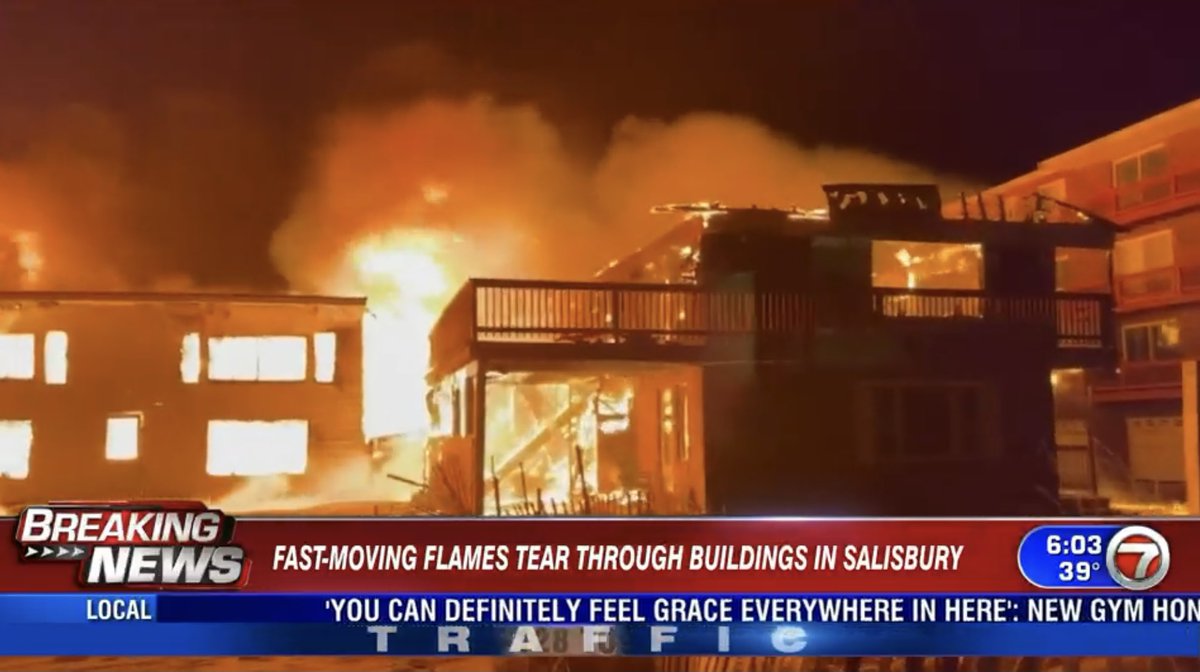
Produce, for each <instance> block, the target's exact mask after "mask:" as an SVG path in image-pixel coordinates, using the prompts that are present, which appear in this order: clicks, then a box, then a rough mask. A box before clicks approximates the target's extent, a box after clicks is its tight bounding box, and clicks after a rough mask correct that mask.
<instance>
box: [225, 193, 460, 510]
mask: <svg viewBox="0 0 1200 672" xmlns="http://www.w3.org/2000/svg"><path fill="white" fill-rule="evenodd" d="M449 193H450V192H449V188H448V187H447V186H445V185H443V184H438V183H429V184H427V185H425V186H424V187H423V188H422V190H421V195H422V197H423V199H424V201H425V202H426V203H428V204H429V205H440V204H442V203H444V202H445V201H446V199H447V198H448V197H449ZM462 243H463V240H462V238H461V237H460V236H458V235H457V234H454V233H451V232H449V231H447V230H446V229H443V228H439V227H437V226H428V227H414V226H412V224H411V223H410V222H399V221H398V222H397V223H396V225H395V226H394V227H391V228H387V229H384V230H382V231H380V232H377V233H373V234H371V235H368V236H365V237H362V238H360V239H358V240H355V241H353V242H352V243H351V244H350V245H348V246H347V247H346V248H345V249H344V250H343V251H342V258H341V263H340V264H339V265H338V268H337V272H336V275H335V277H333V278H331V279H330V282H329V285H328V287H327V288H326V291H327V292H328V293H330V294H335V295H351V296H353V295H358V296H365V297H366V298H367V309H368V314H367V317H366V318H365V320H364V322H363V434H364V436H365V437H366V439H367V440H368V441H379V440H382V439H388V441H387V442H388V444H389V446H390V447H391V448H392V450H389V451H386V453H385V452H384V451H379V453H377V455H376V457H386V459H385V460H384V461H383V462H382V463H381V464H380V465H378V468H377V469H375V470H373V471H372V470H368V469H363V468H360V466H359V465H353V464H347V465H346V466H345V468H344V469H342V470H336V471H334V472H332V473H328V474H324V475H323V476H322V479H321V480H322V486H321V487H320V491H321V494H320V495H319V496H314V497H294V496H291V495H289V494H288V490H287V483H286V479H285V478H284V477H282V476H268V477H261V478H254V479H251V480H250V482H248V483H247V485H246V487H244V488H242V489H240V490H238V491H237V492H235V493H233V495H231V496H230V497H227V498H225V499H224V500H222V501H221V502H219V504H220V505H221V506H222V507H224V508H226V509H229V510H239V509H259V510H263V509H272V510H285V509H301V508H305V509H307V508H312V507H316V506H318V505H321V504H330V503H335V502H338V501H357V502H365V501H372V500H379V501H393V500H397V499H404V498H406V497H407V496H408V495H410V494H411V492H412V490H413V486H412V485H405V484H404V482H403V481H398V480H396V479H394V478H391V476H399V477H401V478H403V479H406V480H407V481H410V482H414V483H415V482H420V480H421V478H422V474H423V471H424V464H423V460H424V444H425V439H426V438H427V436H428V434H429V431H430V417H429V411H428V407H427V405H426V393H427V391H428V388H427V385H426V382H425V374H426V368H427V366H428V363H429V331H430V329H431V328H432V327H433V324H434V322H435V321H436V320H437V318H438V316H439V315H440V314H441V311H442V309H443V308H444V307H445V306H446V304H447V302H449V300H450V298H451V297H452V296H453V294H454V292H455V291H456V290H457V289H458V287H459V286H460V285H461V283H462V282H463V281H464V280H465V279H466V276H467V274H466V272H465V271H464V270H463V269H464V268H465V266H466V264H465V263H464V262H463V260H462V257H463V254H462Z"/></svg>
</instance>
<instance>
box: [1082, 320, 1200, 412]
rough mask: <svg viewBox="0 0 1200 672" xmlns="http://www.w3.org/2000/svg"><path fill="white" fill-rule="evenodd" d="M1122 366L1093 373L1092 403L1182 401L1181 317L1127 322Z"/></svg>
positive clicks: (1122, 349) (1122, 327)
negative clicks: (1108, 370) (1109, 370)
mask: <svg viewBox="0 0 1200 672" xmlns="http://www.w3.org/2000/svg"><path fill="white" fill-rule="evenodd" d="M1119 339H1120V343H1121V365H1120V366H1119V367H1117V368H1116V369H1115V370H1113V371H1111V372H1093V374H1092V379H1091V381H1090V382H1091V394H1092V399H1093V400H1094V401H1095V402H1097V403H1112V402H1134V401H1156V400H1171V399H1181V398H1182V394H1183V387H1182V381H1183V369H1182V367H1181V365H1180V362H1181V360H1182V359H1183V358H1184V356H1185V344H1184V339H1183V333H1182V331H1181V329H1180V321H1179V318H1178V317H1169V318H1165V319H1159V320H1155V321H1148V322H1132V323H1131V322H1127V323H1126V324H1123V325H1122V326H1121V329H1120V336H1119Z"/></svg>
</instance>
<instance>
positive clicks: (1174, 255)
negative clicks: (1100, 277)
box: [1113, 216, 1200, 313]
mask: <svg viewBox="0 0 1200 672" xmlns="http://www.w3.org/2000/svg"><path fill="white" fill-rule="evenodd" d="M1189 220H1190V216H1189V217H1188V219H1185V220H1182V221H1179V222H1177V223H1176V224H1172V227H1171V228H1167V229H1159V230H1156V231H1151V232H1149V233H1131V234H1129V235H1128V236H1126V237H1124V238H1122V239H1121V240H1118V241H1117V243H1116V245H1115V247H1114V254H1113V294H1114V298H1115V300H1116V309H1117V312H1119V313H1130V312H1137V311H1145V310H1148V309H1152V308H1160V307H1166V306H1175V305H1180V304H1186V303H1192V302H1195V301H1200V255H1197V254H1196V251H1197V250H1198V249H1200V239H1196V234H1195V233H1193V228H1195V227H1194V225H1198V224H1200V216H1197V217H1196V220H1197V221H1195V222H1192V221H1189Z"/></svg>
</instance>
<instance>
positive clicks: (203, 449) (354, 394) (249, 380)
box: [0, 295, 367, 504]
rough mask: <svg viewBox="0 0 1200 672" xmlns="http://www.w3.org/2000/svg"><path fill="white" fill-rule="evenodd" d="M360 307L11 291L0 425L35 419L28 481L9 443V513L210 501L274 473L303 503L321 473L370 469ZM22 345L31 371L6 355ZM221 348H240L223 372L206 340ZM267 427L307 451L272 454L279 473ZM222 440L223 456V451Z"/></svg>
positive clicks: (1, 328) (346, 302)
mask: <svg viewBox="0 0 1200 672" xmlns="http://www.w3.org/2000/svg"><path fill="white" fill-rule="evenodd" d="M364 310H365V306H364V303H363V302H362V301H361V300H356V299H325V298H319V299H306V298H300V297H296V298H293V297H262V298H257V299H256V298H254V297H221V296H210V295H139V296H133V295H128V296H127V295H76V296H40V297H36V298H34V297H29V295H13V296H10V297H8V298H7V299H5V300H2V301H0V320H2V322H0V340H4V343H0V345H4V346H5V347H2V348H0V360H4V361H0V376H2V377H3V379H0V422H3V423H6V424H5V426H7V427H14V426H18V425H16V424H15V423H29V424H30V425H31V426H32V432H33V440H32V445H31V447H30V450H29V455H28V462H27V465H26V466H27V471H26V473H20V471H21V468H20V464H19V460H17V461H16V462H14V458H13V452H12V447H11V446H8V447H7V451H8V452H7V453H6V456H5V458H4V460H5V462H4V464H5V465H8V466H7V472H6V473H5V475H4V476H0V502H3V503H5V504H14V503H22V502H32V501H45V500H49V499H62V498H72V499H76V498H115V499H120V498H150V497H158V498H166V497H170V498H201V499H208V500H212V499H215V498H219V497H221V496H222V495H225V494H227V493H229V492H230V491H232V490H234V489H235V488H238V487H239V485H242V484H243V483H244V482H245V477H243V476H239V475H238V474H262V475H270V474H272V472H274V471H277V472H279V473H278V474H276V475H278V476H281V477H283V478H286V479H288V481H289V485H290V486H291V488H292V489H293V490H294V491H295V492H297V493H303V492H305V491H307V490H309V489H312V488H315V487H319V483H320V480H321V477H322V474H324V473H326V472H328V471H329V470H332V469H334V468H341V466H340V465H342V464H344V463H347V462H349V463H357V462H361V463H362V465H363V469H364V474H365V468H366V462H367V454H366V448H365V444H364V439H363V431H362V318H363V315H364ZM22 335H25V336H22ZM29 335H31V336H32V338H33V339H34V343H35V347H34V355H35V362H34V366H33V369H32V374H33V375H32V376H26V375H24V374H25V373H29V372H28V371H21V370H20V369H21V366H20V364H21V363H20V362H16V361H15V360H14V358H19V356H20V355H21V354H23V353H22V351H19V349H14V348H13V347H10V346H12V345H13V344H19V343H20V342H21V339H22V338H27V337H28V336H29ZM318 335H319V336H318ZM227 337H235V339H233V340H232V341H227V342H225V343H233V344H236V345H238V347H239V348H240V350H241V352H240V354H239V353H234V354H238V356H239V357H240V359H238V358H237V357H234V358H232V359H230V355H229V354H228V353H226V355H225V356H226V358H227V360H228V361H225V362H216V361H215V360H214V359H213V358H212V356H213V350H214V349H217V350H219V347H218V346H219V345H220V343H222V342H221V341H216V340H211V339H221V338H227ZM246 337H277V340H282V341H285V342H286V343H289V344H291V345H294V346H295V347H294V348H291V352H290V355H293V356H295V357H301V361H303V364H300V366H302V367H303V369H302V370H300V371H299V372H298V373H296V375H290V374H289V373H288V371H286V370H284V369H287V366H290V365H287V364H286V363H281V356H280V355H279V353H270V352H268V349H267V346H266V345H260V346H258V347H259V350H258V351H257V354H256V351H255V343H256V340H255V339H252V338H246ZM278 337H292V338H291V339H278ZM301 344H303V345H301ZM64 345H65V363H66V366H65V372H64V371H62V370H60V369H62V368H63V359H64V357H63V355H64V353H63V352H62V350H63V346H64ZM247 347H249V351H247ZM301 347H302V348H304V349H305V353H304V354H303V355H300V353H299V348H301ZM197 348H198V349H197ZM227 349H228V348H227ZM247 352H249V355H248V358H247V356H246V355H247ZM216 354H217V355H221V353H220V352H217V353H216ZM234 360H237V361H234ZM247 362H249V365H248V366H249V370H248V372H247V371H245V370H243V369H246V368H247ZM256 366H257V367H258V368H257V370H258V372H259V374H261V375H256V372H255V371H256V370H255V367H256ZM281 366H282V367H283V368H280V367H281ZM14 367H16V368H14ZM222 367H223V369H224V372H222V371H221V370H220V369H222ZM239 367H241V368H240V369H239ZM271 367H274V368H275V369H276V370H277V372H276V373H275V374H272V373H271ZM292 369H293V370H295V366H292ZM278 371H282V372H283V375H278ZM27 378H28V379H27ZM213 378H225V379H224V380H214V379H213ZM264 378H265V379H270V378H274V380H263V379H264ZM211 421H235V422H236V421H240V422H257V423H262V424H259V425H241V424H229V423H225V424H220V423H218V425H216V426H213V425H210V422H211ZM278 421H292V422H291V423H290V424H286V423H285V424H284V425H279V424H278ZM265 423H276V424H272V425H268V424H265ZM273 427H283V428H284V429H286V430H287V431H288V432H290V434H289V436H294V437H295V441H297V442H303V443H305V444H306V445H305V450H304V451H303V452H302V453H301V452H293V453H292V454H290V455H286V456H285V455H282V454H278V455H274V457H277V458H279V459H278V461H279V463H280V464H282V465H283V466H281V467H278V468H274V467H272V466H271V465H270V464H267V463H265V462H264V461H263V460H264V459H267V460H268V461H269V460H270V459H271V458H272V455H273V454H272V453H271V451H276V453H278V451H280V450H282V448H281V446H280V445H278V444H279V442H278V441H276V440H275V439H276V435H277V434H279V432H276V431H274V430H273V429H272V428H273ZM247 428H258V429H256V430H255V431H254V432H251V431H249V430H248V429H247ZM263 428H267V430H266V431H258V430H261V429H263ZM298 433H299V434H298ZM305 433H306V435H307V436H306V438H305V437H303V436H300V434H305ZM10 434H11V432H10ZM280 436H282V435H281V434H280ZM11 438H12V437H8V439H11ZM6 440H7V439H6ZM222 441H224V442H226V444H228V445H225V446H224V447H223V448H222V447H220V446H218V445H217V444H219V443H220V442H222ZM0 448H5V447H2V446H0ZM214 450H215V451H218V452H214ZM255 465H258V466H255ZM264 465H265V466H264ZM0 471H5V468H4V467H3V465H0ZM210 472H215V473H210ZM230 472H232V473H230ZM300 472H302V473H300ZM343 473H344V472H343Z"/></svg>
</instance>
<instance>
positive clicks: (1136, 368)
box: [1090, 360, 1183, 401]
mask: <svg viewBox="0 0 1200 672" xmlns="http://www.w3.org/2000/svg"><path fill="white" fill-rule="evenodd" d="M1090 382H1091V391H1092V398H1093V399H1094V400H1096V401H1131V400H1139V399H1141V400H1146V399H1164V398H1166V399H1170V398H1178V397H1179V395H1180V394H1182V392H1181V389H1182V388H1181V386H1182V384H1183V368H1182V366H1181V364H1180V362H1179V361H1178V360H1159V361H1149V362H1124V363H1122V364H1121V367H1120V368H1119V369H1117V370H1115V371H1112V372H1108V373H1102V372H1096V373H1093V375H1092V379H1091V381H1090Z"/></svg>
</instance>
